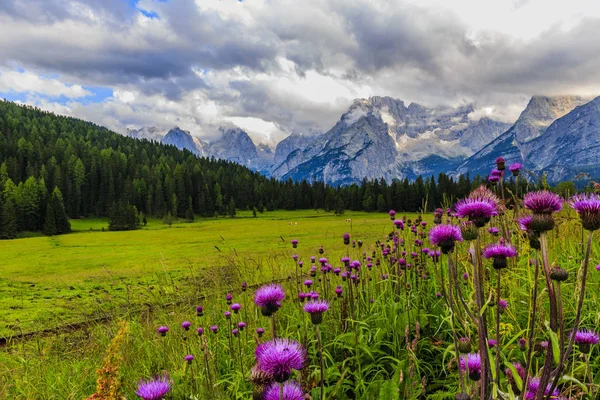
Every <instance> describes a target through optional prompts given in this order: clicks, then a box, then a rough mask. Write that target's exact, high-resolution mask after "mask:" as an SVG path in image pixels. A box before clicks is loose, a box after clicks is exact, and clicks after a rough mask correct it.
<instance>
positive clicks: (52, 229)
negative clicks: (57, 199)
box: [44, 201, 56, 236]
mask: <svg viewBox="0 0 600 400" xmlns="http://www.w3.org/2000/svg"><path fill="white" fill-rule="evenodd" d="M52 204H53V202H52V201H49V202H48V204H47V205H46V216H45V218H44V234H45V235H48V236H52V235H56V220H55V216H54V207H53V205H52Z"/></svg>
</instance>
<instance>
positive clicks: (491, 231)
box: [488, 226, 500, 236]
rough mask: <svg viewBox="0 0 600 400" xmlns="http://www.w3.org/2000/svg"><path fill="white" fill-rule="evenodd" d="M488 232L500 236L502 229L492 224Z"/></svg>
mask: <svg viewBox="0 0 600 400" xmlns="http://www.w3.org/2000/svg"><path fill="white" fill-rule="evenodd" d="M488 232H489V234H490V235H492V236H498V234H499V233H500V229H498V228H496V227H493V226H492V227H490V228H489V229H488Z"/></svg>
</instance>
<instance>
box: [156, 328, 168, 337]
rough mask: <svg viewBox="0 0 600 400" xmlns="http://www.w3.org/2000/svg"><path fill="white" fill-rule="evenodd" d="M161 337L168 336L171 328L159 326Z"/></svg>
mask: <svg viewBox="0 0 600 400" xmlns="http://www.w3.org/2000/svg"><path fill="white" fill-rule="evenodd" d="M157 331H158V333H159V334H160V336H167V332H169V328H168V327H166V326H159V327H158V329H157Z"/></svg>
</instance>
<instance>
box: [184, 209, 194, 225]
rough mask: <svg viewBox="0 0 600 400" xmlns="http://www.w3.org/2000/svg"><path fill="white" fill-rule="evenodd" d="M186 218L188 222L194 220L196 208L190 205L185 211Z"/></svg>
mask: <svg viewBox="0 0 600 400" xmlns="http://www.w3.org/2000/svg"><path fill="white" fill-rule="evenodd" d="M185 220H186V221H187V222H194V210H193V209H192V207H188V209H187V211H186V212H185Z"/></svg>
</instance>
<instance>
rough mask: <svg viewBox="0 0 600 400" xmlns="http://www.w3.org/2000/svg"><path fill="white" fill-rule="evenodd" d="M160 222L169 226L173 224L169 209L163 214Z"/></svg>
mask: <svg viewBox="0 0 600 400" xmlns="http://www.w3.org/2000/svg"><path fill="white" fill-rule="evenodd" d="M162 223H163V224H165V225H169V228H170V227H171V225H173V216H172V215H171V211H169V212H168V213H166V214H165V216H164V217H163V220H162Z"/></svg>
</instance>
